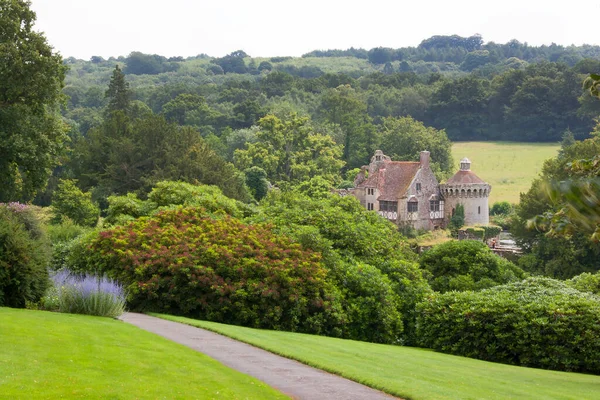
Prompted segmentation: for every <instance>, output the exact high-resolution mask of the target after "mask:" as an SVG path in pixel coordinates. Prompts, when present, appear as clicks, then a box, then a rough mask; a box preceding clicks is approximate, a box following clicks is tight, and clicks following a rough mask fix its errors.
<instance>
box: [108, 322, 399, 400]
mask: <svg viewBox="0 0 600 400" xmlns="http://www.w3.org/2000/svg"><path fill="white" fill-rule="evenodd" d="M120 319H121V320H123V321H125V322H127V323H130V324H133V325H135V326H137V327H139V328H142V329H144V330H147V331H150V332H153V333H156V334H158V335H160V336H163V337H165V338H167V339H169V340H172V341H174V342H177V343H181V344H183V345H186V346H188V347H191V348H192V349H194V350H196V351H199V352H201V353H204V354H206V355H208V356H210V357H212V358H214V359H215V360H218V361H220V362H221V363H223V364H224V365H227V366H228V367H230V368H233V369H236V370H238V371H240V372H243V373H244V374H247V375H251V376H253V377H255V378H257V379H260V380H261V381H263V382H265V383H267V384H268V385H270V386H272V387H274V388H276V389H278V390H280V391H281V392H283V393H285V394H287V395H289V396H291V397H292V398H294V399H303V400H304V399H306V400H321V399H326V400H354V399H356V400H363V399H364V400H379V399H382V400H391V399H394V397H392V396H390V395H387V394H385V393H382V392H379V391H377V390H374V389H371V388H369V387H367V386H364V385H361V384H359V383H356V382H353V381H350V380H348V379H345V378H342V377H339V376H337V375H333V374H330V373H328V372H324V371H321V370H319V369H316V368H312V367H309V366H307V365H304V364H301V363H299V362H297V361H294V360H290V359H288V358H284V357H280V356H278V355H275V354H273V353H269V352H268V351H265V350H262V349H259V348H257V347H254V346H251V345H249V344H245V343H242V342H238V341H237V340H233V339H230V338H228V337H225V336H222V335H219V334H217V333H214V332H210V331H207V330H205V329H201V328H196V327H193V326H189V325H185V324H180V323H178V322H172V321H167V320H164V319H160V318H156V317H151V316H149V315H144V314H135V313H125V314H123V316H121V318H120Z"/></svg>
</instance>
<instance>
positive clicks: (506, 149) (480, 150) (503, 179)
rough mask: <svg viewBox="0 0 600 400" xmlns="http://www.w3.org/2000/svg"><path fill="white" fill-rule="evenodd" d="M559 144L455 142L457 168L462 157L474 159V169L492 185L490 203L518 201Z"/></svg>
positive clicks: (453, 148)
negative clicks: (520, 194)
mask: <svg viewBox="0 0 600 400" xmlns="http://www.w3.org/2000/svg"><path fill="white" fill-rule="evenodd" d="M559 148H560V145H558V144H556V143H518V142H457V143H454V144H453V145H452V156H453V157H454V163H455V164H456V169H458V168H459V163H460V160H461V159H462V158H463V157H467V158H469V159H470V160H471V162H472V165H471V169H472V170H473V172H475V173H476V174H477V176H479V177H480V178H481V179H483V180H484V181H486V182H488V183H489V184H490V185H492V192H491V195H490V205H492V204H494V202H497V201H508V202H510V203H518V202H519V193H521V192H526V191H527V190H529V187H530V186H531V182H532V181H533V180H534V179H535V178H536V177H537V176H538V175H539V173H540V172H541V171H542V166H543V164H544V161H545V160H547V159H549V158H551V157H556V154H557V152H558V149H559Z"/></svg>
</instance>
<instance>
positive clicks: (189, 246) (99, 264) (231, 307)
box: [75, 207, 341, 334]
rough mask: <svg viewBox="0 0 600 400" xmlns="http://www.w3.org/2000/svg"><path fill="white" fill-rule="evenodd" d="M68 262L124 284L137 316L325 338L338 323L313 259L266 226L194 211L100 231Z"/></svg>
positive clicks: (332, 301) (315, 255)
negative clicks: (179, 318) (148, 313)
mask: <svg viewBox="0 0 600 400" xmlns="http://www.w3.org/2000/svg"><path fill="white" fill-rule="evenodd" d="M75 261H76V263H77V264H78V265H77V266H78V267H79V269H80V270H87V271H91V270H94V269H97V270H98V271H99V272H101V273H107V274H110V275H111V276H112V277H114V278H117V279H118V280H119V281H121V282H124V283H126V284H127V285H128V290H129V293H130V296H129V305H130V306H131V307H133V308H135V309H138V310H151V311H159V312H167V313H174V314H185V315H189V316H192V317H198V318H202V319H208V320H212V321H219V322H225V323H231V324H238V325H246V326H251V327H257V328H271V329H281V330H290V331H303V332H314V333H330V334H335V333H336V332H337V331H336V327H337V326H338V325H339V323H340V319H341V317H340V316H339V315H338V311H337V310H338V308H339V307H338V305H337V304H338V302H337V300H336V297H335V296H334V288H333V287H332V286H331V285H330V284H328V283H327V281H326V280H325V276H326V271H325V269H324V268H323V267H322V265H321V263H320V254H319V253H315V252H312V251H308V250H302V248H301V247H300V245H298V244H294V243H292V242H291V240H290V239H288V238H287V237H285V236H276V235H275V234H274V233H273V232H272V231H271V229H270V228H269V227H268V226H265V225H246V224H244V223H242V222H241V221H239V220H237V219H234V218H231V217H229V216H224V217H223V218H222V219H213V218H210V217H209V216H207V214H206V212H205V210H204V209H201V208H193V207H192V208H177V209H173V210H165V211H162V212H160V213H159V214H157V215H156V216H153V217H143V218H140V219H138V220H135V221H133V222H131V223H129V224H127V225H124V226H117V227H114V228H113V229H110V230H107V231H103V232H100V233H99V234H98V235H96V236H95V237H92V239H91V240H89V241H88V243H87V246H85V248H84V249H83V251H82V252H81V253H80V255H79V257H77V260H75Z"/></svg>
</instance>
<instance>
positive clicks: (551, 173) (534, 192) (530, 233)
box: [510, 137, 600, 279]
mask: <svg viewBox="0 0 600 400" xmlns="http://www.w3.org/2000/svg"><path fill="white" fill-rule="evenodd" d="M598 154H600V137H593V138H591V139H587V140H584V141H578V142H575V143H574V144H572V145H570V146H567V147H565V148H563V149H561V152H560V154H559V156H558V157H556V158H554V159H550V160H547V161H546V162H545V163H544V167H543V168H542V173H541V176H540V179H537V180H535V181H534V182H533V183H532V185H531V188H530V189H529V191H528V192H527V193H522V194H521V199H520V202H519V204H518V205H517V207H516V208H515V214H514V217H513V219H512V222H511V227H510V231H511V233H512V235H513V237H514V238H515V240H516V241H517V243H518V244H519V245H520V246H521V247H522V248H523V249H524V251H525V255H524V256H522V257H521V258H520V259H519V265H520V266H521V267H522V268H523V269H525V270H527V271H529V272H532V273H536V274H544V275H547V276H551V277H555V278H561V279H565V278H571V277H573V276H575V275H578V274H580V273H582V272H595V271H598V270H600V261H599V260H600V246H598V243H594V241H593V240H594V239H595V237H594V234H595V232H596V229H597V227H598V226H600V225H598V224H600V217H599V216H598V209H599V206H598V204H600V201H598V198H600V189H598V185H597V184H596V185H595V182H596V180H597V179H598V178H597V173H598V169H597V168H598V165H600V164H598V163H597V161H596V164H595V165H596V169H594V167H593V166H594V160H597V159H598ZM586 160H587V161H586ZM588 167H589V169H588Z"/></svg>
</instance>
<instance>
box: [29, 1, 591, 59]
mask: <svg viewBox="0 0 600 400" xmlns="http://www.w3.org/2000/svg"><path fill="white" fill-rule="evenodd" d="M31 8H32V9H33V10H34V11H35V12H36V13H37V22H36V29H37V30H38V31H42V32H44V33H45V35H46V38H47V39H48V42H49V43H50V45H52V46H53V47H54V48H55V50H57V51H58V52H60V53H61V54H62V56H63V57H76V58H80V59H89V58H90V57H91V56H102V57H105V58H108V57H110V56H115V57H117V56H121V55H123V56H126V55H128V54H129V53H130V52H132V51H141V52H143V53H149V54H160V55H163V56H166V57H171V56H183V57H188V56H194V55H198V54H202V53H204V54H208V55H210V56H215V57H221V56H224V55H225V54H228V53H230V52H232V51H235V50H244V51H245V52H246V53H248V54H249V55H250V56H252V57H272V56H300V55H302V54H304V53H307V52H309V51H312V50H317V49H320V50H324V49H347V48H349V47H356V48H359V47H362V48H365V49H371V48H373V47H379V46H383V47H392V48H398V47H407V46H417V45H418V44H419V43H420V42H421V41H422V40H423V39H426V38H429V37H431V36H433V35H452V34H458V35H461V36H470V35H473V34H475V33H479V34H481V35H482V37H483V40H484V41H485V42H489V41H493V42H496V43H505V42H507V41H509V40H511V39H517V40H519V41H520V42H527V43H529V44H530V45H542V44H551V43H553V42H554V43H557V44H562V45H570V44H575V45H581V44H584V43H587V44H596V45H599V44H600V36H599V35H597V29H596V27H597V21H596V18H597V16H598V15H600V1H598V0H570V1H568V2H566V1H558V0H556V1H552V0H503V1H493V2H492V1H486V0H445V1H444V0H428V1H422V0H411V1H408V2H407V1H402V0H394V1H391V0H372V1H353V0H346V1H339V0H303V1H301V2H290V1H285V0H225V1H223V0H221V1H219V0H211V1H206V0H31Z"/></svg>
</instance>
